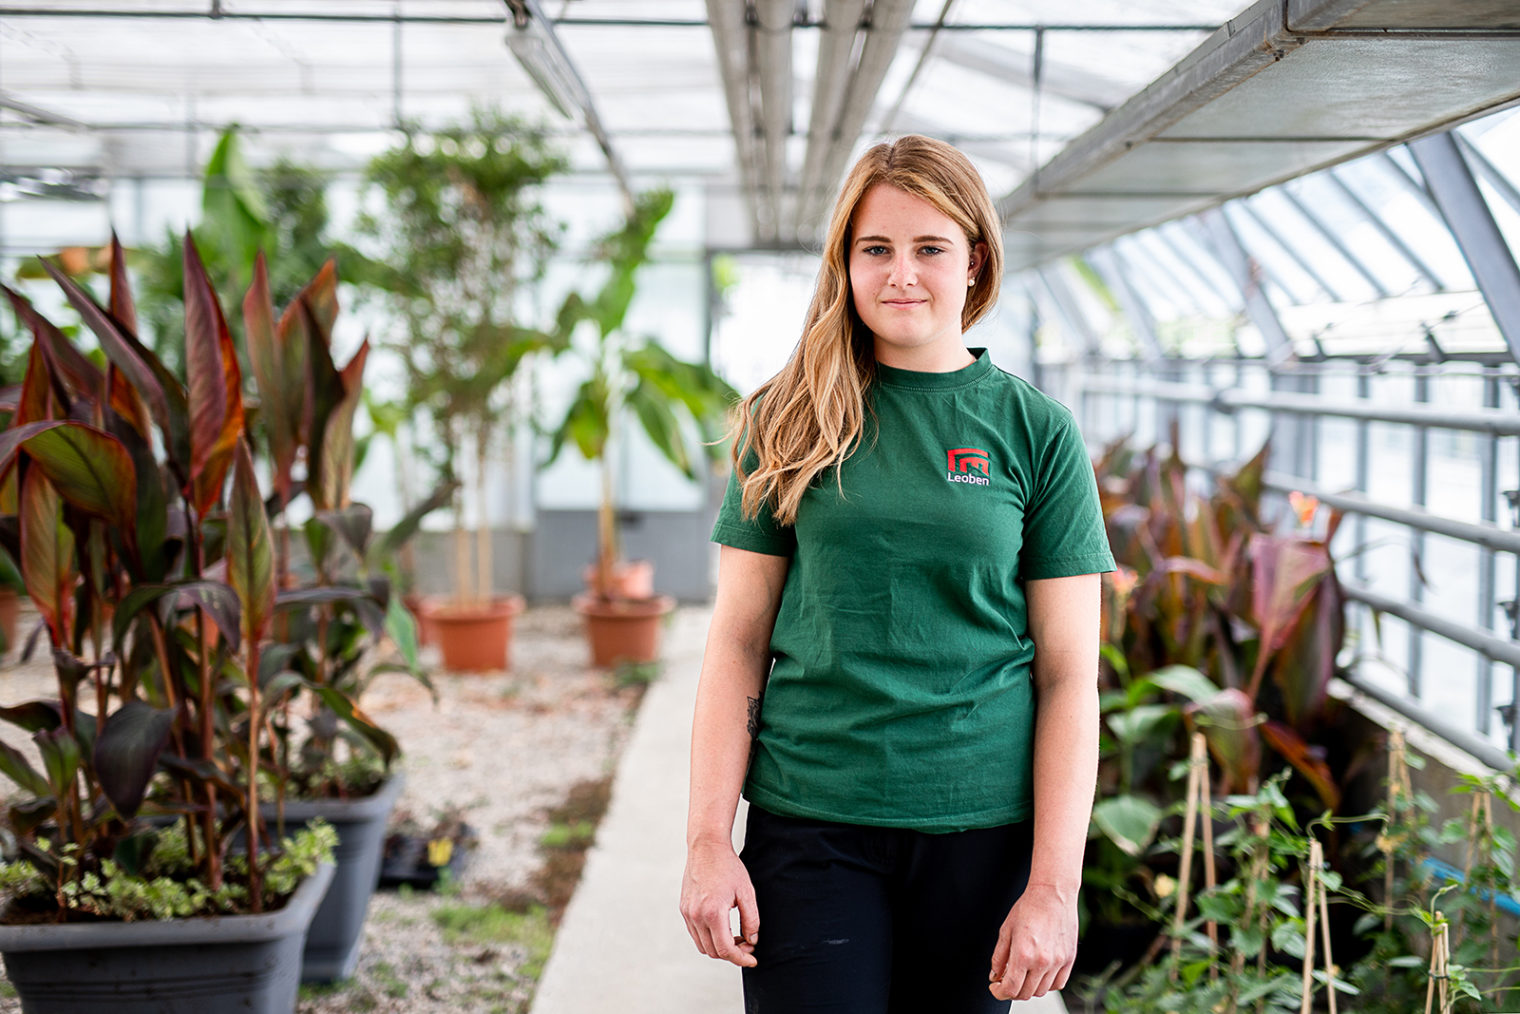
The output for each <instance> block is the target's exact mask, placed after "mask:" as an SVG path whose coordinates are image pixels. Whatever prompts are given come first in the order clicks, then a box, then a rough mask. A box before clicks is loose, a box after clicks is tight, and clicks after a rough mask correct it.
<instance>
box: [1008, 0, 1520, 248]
mask: <svg viewBox="0 0 1520 1014" xmlns="http://www.w3.org/2000/svg"><path fill="white" fill-rule="evenodd" d="M1459 48H1460V56H1459V57H1458V56H1456V55H1455V54H1456V52H1457V50H1458V49H1459ZM1454 59H1459V60H1460V64H1461V67H1462V73H1461V74H1452V73H1447V72H1445V70H1444V69H1445V68H1448V67H1449V66H1450V65H1451V63H1452V61H1453V60H1454ZM1517 63H1520V0H1485V2H1483V3H1473V4H1452V3H1441V2H1436V0H1257V2H1256V3H1254V4H1252V5H1251V6H1250V7H1249V8H1248V9H1246V10H1245V11H1244V12H1243V13H1242V14H1240V15H1239V16H1238V17H1236V18H1233V19H1231V20H1230V21H1229V22H1227V23H1226V24H1225V25H1224V26H1222V27H1221V28H1219V30H1218V31H1216V32H1214V33H1213V34H1212V35H1210V36H1209V37H1208V38H1207V39H1206V40H1205V41H1204V42H1203V43H1202V44H1201V45H1200V46H1199V47H1198V48H1197V49H1195V50H1194V51H1193V52H1192V53H1191V54H1189V55H1188V56H1187V57H1186V58H1184V59H1183V60H1182V61H1181V62H1179V63H1178V64H1177V65H1176V66H1174V67H1172V68H1171V69H1170V70H1168V71H1167V72H1166V73H1164V74H1163V75H1161V76H1160V77H1158V78H1157V79H1156V80H1155V81H1154V82H1152V83H1151V84H1150V85H1149V86H1148V87H1146V88H1145V89H1144V90H1142V91H1141V92H1139V93H1138V94H1136V95H1134V96H1133V97H1131V98H1130V99H1128V100H1127V101H1125V102H1124V104H1123V105H1121V106H1120V107H1119V108H1118V109H1115V110H1114V111H1113V112H1112V113H1110V114H1109V115H1108V116H1106V117H1105V118H1104V119H1103V120H1102V121H1101V122H1100V123H1098V124H1097V125H1096V126H1094V127H1092V128H1091V129H1089V130H1088V131H1087V132H1085V133H1084V134H1083V135H1082V136H1080V137H1078V138H1077V139H1075V140H1074V141H1072V142H1071V143H1070V144H1068V145H1067V146H1066V147H1065V148H1064V149H1063V150H1062V151H1061V152H1060V153H1059V154H1057V155H1056V156H1055V157H1054V158H1052V159H1051V160H1050V161H1049V162H1047V163H1046V164H1045V165H1044V166H1042V167H1041V168H1040V169H1038V170H1037V171H1036V172H1035V173H1034V174H1033V175H1032V176H1030V177H1029V178H1028V179H1026V180H1025V181H1024V182H1023V184H1021V185H1020V186H1019V187H1018V188H1017V189H1015V190H1014V191H1013V192H1012V193H1010V194H1008V195H1007V196H1005V197H1004V198H1003V199H1002V200H1001V201H999V202H998V210H999V213H1000V214H1001V215H1002V216H1003V218H1004V220H1005V222H1006V223H1007V224H1008V225H1009V226H1010V227H1011V228H1013V229H1015V230H1021V231H1025V232H1033V233H1039V232H1040V231H1041V221H1042V220H1044V219H1050V218H1052V217H1054V216H1056V215H1059V214H1061V213H1063V212H1065V211H1066V210H1067V209H1068V208H1072V207H1078V208H1080V207H1082V206H1084V205H1085V206H1086V207H1088V208H1090V209H1094V210H1093V211H1092V212H1091V213H1090V215H1089V216H1088V217H1086V218H1079V219H1073V218H1067V219H1063V220H1062V222H1061V227H1060V228H1059V229H1050V230H1047V236H1048V238H1047V239H1046V241H1044V242H1040V243H1026V244H1024V245H1023V246H1022V248H1021V249H1019V250H1018V251H1016V253H1015V255H1014V256H1013V257H1011V258H1010V263H1009V265H1008V266H1009V269H1010V270H1018V269H1019V268H1021V267H1027V266H1029V265H1031V264H1033V263H1037V262H1039V261H1040V260H1044V259H1050V258H1055V257H1059V256H1062V255H1063V254H1066V253H1071V252H1075V251H1078V250H1082V249H1084V248H1087V247H1090V246H1095V245H1098V244H1101V243H1105V242H1108V241H1110V240H1112V239H1113V238H1115V237H1116V236H1121V235H1124V234H1125V233H1128V232H1134V231H1137V230H1139V229H1143V228H1146V227H1148V226H1153V225H1157V224H1159V223H1161V222H1165V221H1170V220H1172V219H1176V218H1181V217H1183V216H1186V215H1189V214H1193V213H1196V212H1199V211H1201V210H1203V209H1205V208H1210V207H1217V206H1218V205H1220V204H1222V203H1224V202H1225V201H1227V200H1230V199H1232V198H1235V197H1240V196H1243V195H1246V194H1251V193H1255V192H1257V191H1259V190H1261V189H1263V188H1265V187H1268V186H1272V185H1274V184H1278V183H1282V182H1284V181H1286V180H1290V179H1295V178H1298V177H1301V176H1304V175H1306V174H1308V173H1310V172H1314V171H1316V170H1319V169H1324V168H1327V167H1329V166H1331V165H1335V164H1337V163H1340V162H1343V161H1346V160H1348V159H1352V158H1356V157H1359V156H1362V155H1366V154H1369V153H1371V152H1374V151H1377V150H1379V149H1381V148H1384V147H1387V146H1388V145H1392V144H1398V143H1402V142H1403V141H1404V140H1405V139H1407V138H1410V137H1417V136H1420V135H1422V134H1425V133H1428V132H1430V131H1432V130H1439V129H1449V128H1450V127H1451V126H1453V125H1455V124H1457V123H1461V122H1464V121H1466V120H1469V119H1471V118H1473V117H1476V116H1478V115H1481V114H1483V113H1485V112H1489V111H1491V110H1495V109H1500V108H1503V107H1504V106H1506V105H1508V104H1511V103H1513V102H1515V101H1516V100H1517V99H1520V77H1517V76H1516V75H1515V73H1514V67H1515V66H1516V65H1517ZM1412 74H1414V75H1419V79H1420V80H1421V81H1422V82H1423V84H1422V86H1421V87H1419V88H1413V89H1412V88H1410V87H1409V84H1408V83H1409V81H1410V80H1412V79H1413V78H1411V75H1412ZM1063 199H1065V200H1063ZM1026 222H1027V224H1026Z"/></svg>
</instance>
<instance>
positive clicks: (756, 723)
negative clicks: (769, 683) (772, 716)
mask: <svg viewBox="0 0 1520 1014" xmlns="http://www.w3.org/2000/svg"><path fill="white" fill-rule="evenodd" d="M745 728H746V730H748V732H749V738H750V739H754V738H755V737H756V736H758V735H760V698H758V697H751V698H750V699H749V721H748V722H747V723H746V725H745Z"/></svg>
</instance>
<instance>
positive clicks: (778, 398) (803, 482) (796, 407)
mask: <svg viewBox="0 0 1520 1014" xmlns="http://www.w3.org/2000/svg"><path fill="white" fill-rule="evenodd" d="M878 183H885V184H887V185H888V186H892V187H896V188H897V189H898V190H901V191H903V192H904V193H907V194H911V195H913V196H914V197H919V198H922V199H923V200H926V201H928V202H929V203H930V204H932V205H934V207H935V208H937V209H938V210H939V211H940V212H941V213H942V214H944V215H946V216H947V217H949V218H950V219H951V220H953V221H954V222H955V223H956V224H957V225H959V226H960V227H961V229H962V231H964V232H965V234H966V238H967V240H968V241H969V243H970V245H971V246H972V248H973V249H974V248H975V246H976V244H978V243H983V244H985V245H986V258H985V260H984V261H983V262H982V266H981V267H980V268H979V269H978V270H977V273H976V284H975V285H973V286H971V287H970V288H969V291H968V292H967V293H966V305H965V308H964V309H963V310H962V311H961V330H962V331H965V330H966V329H967V328H969V327H970V326H971V325H973V324H975V323H976V322H977V321H978V320H980V319H981V318H982V317H983V315H985V314H986V312H987V311H988V309H990V308H991V307H992V304H993V303H995V302H997V297H998V289H999V287H1000V284H1001V281H1002V277H1003V241H1002V230H1001V228H1000V226H999V223H998V219H997V212H996V211H995V210H994V209H993V206H992V198H991V197H989V196H988V195H987V187H986V185H985V184H984V183H983V182H982V178H981V176H980V175H978V174H977V171H976V168H975V167H974V166H972V164H971V162H970V161H969V160H968V159H967V158H966V156H965V155H962V154H961V153H960V152H959V151H957V150H956V149H955V148H953V147H951V146H950V145H948V144H946V143H945V142H943V141H936V140H934V139H933V138H929V137H923V136H921V135H918V134H909V135H907V136H905V137H901V138H899V139H897V140H896V141H893V142H891V143H887V144H878V145H876V146H875V147H874V148H872V149H871V150H870V151H868V152H866V153H865V154H864V155H862V156H861V157H860V161H858V162H856V163H855V167H854V168H853V169H851V170H850V174H849V175H848V176H846V177H845V181H844V186H843V187H842V188H841V189H840V191H839V197H838V199H837V200H836V201H835V202H834V210H833V212H832V214H831V215H830V217H829V228H828V232H827V233H826V234H825V237H824V244H823V265H822V267H820V268H819V270H818V285H817V287H816V288H815V289H814V290H813V301H812V303H811V305H809V307H808V312H807V318H806V320H805V321H804V323H803V326H802V337H801V338H800V339H799V340H798V342H797V347H796V348H795V349H793V350H792V355H791V358H790V359H788V360H787V362H786V365H785V366H783V367H782V368H781V370H780V372H778V373H777V374H776V375H775V376H774V377H772V378H771V379H770V380H767V381H766V382H765V383H764V384H761V385H760V387H759V388H757V389H756V390H755V391H754V393H752V394H751V395H750V396H749V397H747V398H745V399H744V400H743V401H742V402H740V403H739V405H738V406H737V408H736V409H735V413H734V420H733V427H732V429H731V431H730V436H731V437H733V451H732V455H733V462H734V469H735V471H736V473H737V474H738V477H739V482H740V483H741V485H742V486H743V490H744V499H743V514H744V516H745V517H751V518H752V517H754V516H755V515H756V514H757V513H758V512H759V509H760V506H761V505H762V504H765V503H768V504H770V506H771V510H772V512H773V514H774V516H775V518H776V520H777V521H779V522H780V523H782V524H785V525H790V524H794V523H795V522H796V520H797V506H798V504H800V503H801V502H802V495H803V493H805V492H806V491H807V488H808V486H809V484H811V483H812V481H813V480H814V478H816V477H817V476H818V474H819V473H820V472H823V471H825V470H826V469H829V468H834V467H836V466H838V465H839V464H840V463H842V462H843V461H844V459H845V458H848V457H849V456H850V455H851V454H853V453H854V451H855V448H856V447H857V446H859V444H860V439H861V434H862V432H863V430H864V428H865V426H864V424H865V413H866V409H865V393H866V390H867V389H868V387H869V386H870V384H871V381H872V380H873V379H874V378H875V376H876V356H875V351H874V346H873V343H872V339H871V334H870V332H869V331H868V330H867V329H866V327H865V325H864V324H862V323H861V320H860V317H859V315H857V314H856V312H855V301H854V299H853V298H852V296H851V293H850V268H849V250H850V243H851V223H852V219H853V218H854V215H855V209H856V207H857V206H858V205H859V204H860V202H861V200H862V199H863V198H864V197H865V194H866V191H868V190H870V189H871V187H873V186H875V185H876V184H878ZM751 451H753V452H754V454H755V459H756V461H755V468H754V470H753V471H751V472H748V473H746V472H745V471H744V467H743V460H744V458H745V457H747V456H748V454H749V453H750V452H751Z"/></svg>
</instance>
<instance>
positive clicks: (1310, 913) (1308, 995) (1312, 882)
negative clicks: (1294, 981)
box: [1298, 841, 1322, 1014]
mask: <svg viewBox="0 0 1520 1014" xmlns="http://www.w3.org/2000/svg"><path fill="white" fill-rule="evenodd" d="M1321 859H1322V854H1321V852H1320V845H1319V842H1318V841H1312V842H1310V843H1309V874H1308V876H1307V877H1305V878H1304V985H1303V999H1302V1001H1301V1002H1300V1004H1299V1008H1298V1011H1299V1014H1309V1005H1310V1003H1311V1001H1312V1000H1313V997H1314V975H1313V972H1314V930H1315V922H1316V921H1317V918H1318V916H1319V906H1318V904H1317V899H1316V893H1317V891H1318V887H1319V864H1320V861H1321Z"/></svg>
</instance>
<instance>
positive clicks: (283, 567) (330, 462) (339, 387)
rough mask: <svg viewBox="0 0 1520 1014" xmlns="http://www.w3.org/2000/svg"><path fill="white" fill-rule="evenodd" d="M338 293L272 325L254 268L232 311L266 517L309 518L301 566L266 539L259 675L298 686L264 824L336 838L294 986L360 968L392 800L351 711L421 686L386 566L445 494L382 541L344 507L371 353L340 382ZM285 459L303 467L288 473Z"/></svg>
mask: <svg viewBox="0 0 1520 1014" xmlns="http://www.w3.org/2000/svg"><path fill="white" fill-rule="evenodd" d="M337 291H338V278H337V269H336V265H335V263H334V262H333V261H331V260H329V261H328V262H327V263H326V264H325V265H323V267H322V269H321V270H320V271H318V272H317V275H316V277H315V278H313V279H312V280H311V282H310V283H308V284H307V286H306V287H305V288H303V289H302V290H301V291H300V292H299V293H297V295H296V297H295V299H294V300H292V302H291V304H290V306H289V307H287V308H286V310H285V311H284V312H283V313H282V314H280V316H279V317H278V318H276V317H275V314H274V310H273V307H272V306H271V304H270V291H269V276H268V272H267V269H266V266H265V261H264V258H263V256H262V255H260V256H259V257H258V258H257V260H256V264H255V270H254V281H253V285H252V287H251V288H250V289H249V291H248V295H247V297H246V298H245V300H244V302H243V311H244V318H245V322H246V323H245V330H246V334H247V336H248V352H249V360H250V362H251V363H252V364H253V372H254V376H255V378H256V380H257V383H258V389H259V394H260V399H261V402H260V408H261V411H262V415H263V417H264V419H265V422H266V425H265V432H266V434H267V438H268V452H269V461H270V471H271V474H272V477H273V486H274V496H273V497H272V498H271V505H272V507H271V509H272V510H273V511H275V512H277V513H280V514H283V513H284V512H285V509H286V508H287V507H288V506H289V504H290V503H291V501H292V499H293V498H294V497H295V496H297V495H298V494H297V492H296V491H297V490H299V491H301V493H303V494H304V495H305V496H306V498H307V499H308V500H309V501H310V506H311V509H312V516H311V517H310V518H308V519H307V520H306V521H305V522H304V524H303V525H302V526H301V535H302V536H303V541H304V548H305V560H304V562H303V564H302V566H301V567H300V568H296V567H293V565H292V563H291V548H290V545H289V538H288V537H289V534H290V532H289V526H288V525H285V526H281V527H280V528H279V529H277V535H278V540H277V542H276V548H275V554H274V569H275V581H276V584H277V586H278V587H279V588H280V592H279V598H278V609H279V616H278V621H279V622H278V623H277V629H276V642H277V643H276V644H275V646H274V647H273V648H272V649H271V651H270V652H269V654H268V656H267V662H266V667H265V668H266V672H265V673H264V678H265V679H266V680H271V681H273V680H281V681H284V682H293V683H296V684H297V686H298V690H297V693H296V694H295V695H292V696H287V697H286V698H285V699H284V701H283V703H282V704H281V706H280V707H279V708H278V709H276V710H275V711H274V712H273V713H272V715H271V719H270V723H269V725H270V731H271V733H272V739H271V742H270V745H269V753H268V755H267V757H266V762H265V764H264V770H265V771H266V772H268V773H269V776H270V777H271V778H272V779H273V780H276V781H277V782H278V784H279V785H280V786H281V788H282V789H283V795H284V796H285V797H288V798H289V800H290V801H289V802H288V803H286V804H285V805H284V807H283V808H282V809H280V810H279V811H278V812H271V813H269V814H268V816H269V817H270V818H271V819H274V820H277V821H278V822H280V823H281V824H282V825H283V823H284V822H285V821H287V820H289V821H292V822H296V823H309V822H311V821H314V820H316V819H319V818H320V819H322V820H325V821H326V822H328V823H329V824H331V825H332V826H333V828H334V829H335V830H336V831H337V834H338V844H337V852H336V856H337V864H338V871H337V875H336V877H335V879H334V881H333V886H332V887H331V888H330V889H329V891H328V893H327V897H326V898H325V899H324V900H323V902H322V907H321V908H320V909H319V910H318V912H317V916H316V919H315V920H314V921H313V923H312V927H311V931H310V932H309V933H308V935H307V941H306V948H305V963H304V967H303V971H302V978H303V980H304V981H308V982H327V981H332V980H336V979H344V978H347V977H348V976H350V975H351V974H352V973H353V969H354V966H355V964H356V963H357V961H358V957H359V945H360V943H361V942H362V941H361V937H362V930H363V926H364V916H365V913H366V912H367V910H368V906H369V900H370V896H371V895H372V894H373V892H374V887H375V878H376V874H377V870H378V866H379V862H380V854H381V848H382V845H383V841H384V832H385V825H386V822H387V820H388V819H389V816H390V812H391V810H392V808H393V807H394V805H395V802H396V799H397V797H398V796H399V795H400V792H401V787H402V778H401V776H400V774H399V772H397V771H395V770H394V768H393V766H394V763H395V761H396V759H397V758H398V757H399V755H400V747H399V745H398V744H397V743H396V740H395V738H394V737H393V736H391V735H390V734H389V733H388V732H386V731H385V730H384V729H382V728H381V727H379V726H378V725H376V724H375V723H374V722H373V721H371V720H370V719H369V718H368V717H367V716H365V715H364V713H363V712H362V710H360V709H359V707H358V700H359V697H360V696H361V694H362V693H363V691H364V689H365V687H366V686H367V685H368V683H369V681H370V680H372V679H373V678H374V677H375V676H377V675H379V674H381V673H384V672H389V671H400V672H405V673H408V674H410V675H411V676H412V677H413V678H416V679H418V680H421V681H422V682H423V683H424V684H427V676H426V673H425V672H424V671H423V669H422V667H421V664H420V661H419V659H418V655H417V638H416V632H415V628H414V626H413V622H412V618H411V615H410V614H409V613H408V612H407V611H406V610H405V609H403V608H402V607H401V604H400V602H399V601H398V599H397V598H396V597H395V596H393V595H392V594H391V577H392V575H393V574H394V559H393V557H394V554H395V550H396V548H397V547H398V546H400V545H402V544H404V543H405V542H406V541H407V539H409V538H410V537H411V536H412V535H413V534H414V533H415V532H416V530H417V528H418V526H419V525H420V523H421V521H422V518H423V517H424V516H425V515H426V514H428V513H429V512H430V511H432V510H435V509H437V508H438V507H439V506H441V505H442V504H443V503H445V502H446V501H447V500H448V498H449V497H450V496H451V495H452V493H453V489H452V487H450V486H446V487H444V488H443V489H441V490H438V491H435V492H434V493H433V495H432V496H430V497H429V498H428V499H427V500H426V501H424V502H423V503H421V504H419V505H417V506H416V507H414V508H413V509H412V510H411V511H410V512H409V513H408V514H407V515H406V516H405V517H404V518H402V519H401V521H400V522H399V523H398V524H397V525H396V526H395V527H393V528H392V529H391V530H390V531H389V532H388V533H386V534H385V535H384V536H383V537H381V538H376V537H375V535H374V531H373V528H374V526H373V512H372V511H371V510H370V508H369V507H368V506H366V505H364V504H360V503H355V502H353V501H352V500H351V498H350V496H349V489H350V486H351V484H352V478H353V472H354V467H355V440H354V433H353V421H354V415H355V413H356V411H357V408H358V405H359V402H360V400H361V395H362V392H363V376H364V366H365V363H366V362H367V360H368V355H369V343H368V342H367V341H366V342H364V343H362V344H361V345H360V346H359V349H358V350H357V351H356V352H355V353H354V355H353V357H352V358H351V359H350V360H349V362H348V363H347V365H345V366H343V367H342V368H341V369H340V368H339V367H338V366H337V365H335V363H334V361H333V356H332V329H333V325H334V322H335V320H336V317H337V313H338V296H337ZM297 462H304V467H305V471H304V475H302V476H298V475H297V473H296V464H297ZM297 569H300V570H301V571H302V572H303V575H304V579H303V580H298V579H297V575H296V570H297ZM382 638H388V639H389V641H390V643H391V644H393V645H394V646H395V648H396V653H397V655H398V656H399V661H397V662H391V661H379V662H377V661H376V659H375V658H374V657H373V656H374V654H375V652H376V650H377V649H378V648H379V647H380V644H381V641H382ZM297 706H299V711H300V713H299V714H297V713H296V708H297Z"/></svg>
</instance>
